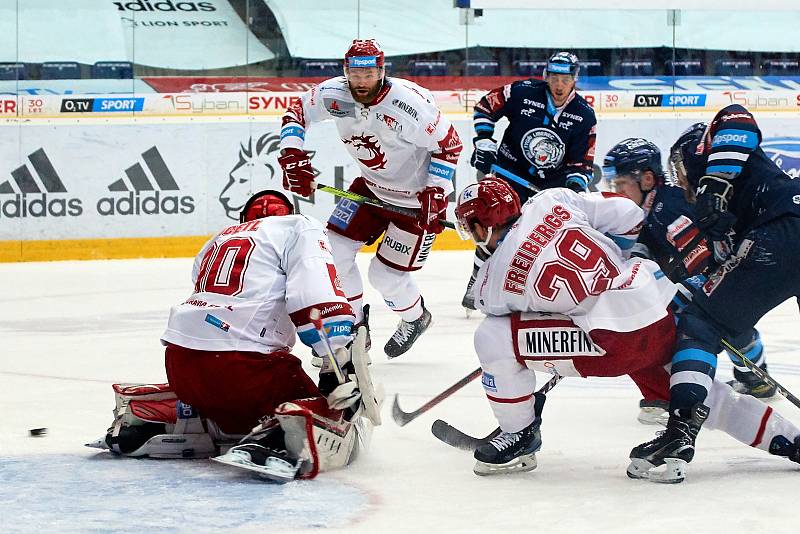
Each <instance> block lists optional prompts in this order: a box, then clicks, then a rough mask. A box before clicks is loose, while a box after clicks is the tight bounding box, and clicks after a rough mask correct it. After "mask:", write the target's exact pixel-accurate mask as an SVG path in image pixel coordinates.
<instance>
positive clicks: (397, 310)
mask: <svg viewBox="0 0 800 534" xmlns="http://www.w3.org/2000/svg"><path fill="white" fill-rule="evenodd" d="M421 298H422V297H418V298H417V300H415V301H414V304H412V305H411V306H409V307H408V308H403V309H396V310H392V311H396V312H404V311H408V310H410V309H411V308H413V307H414V306H416V305H417V302H419V299H421Z"/></svg>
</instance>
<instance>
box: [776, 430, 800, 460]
mask: <svg viewBox="0 0 800 534" xmlns="http://www.w3.org/2000/svg"><path fill="white" fill-rule="evenodd" d="M769 453H770V454H774V455H775V456H783V457H784V458H788V459H789V460H791V461H793V462H795V463H798V464H800V436H797V437H796V438H794V442H792V441H789V440H788V439H786V437H785V436H775V437H774V438H772V441H771V442H770V444H769Z"/></svg>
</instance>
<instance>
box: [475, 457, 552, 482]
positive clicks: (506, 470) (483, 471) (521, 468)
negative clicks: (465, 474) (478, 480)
mask: <svg viewBox="0 0 800 534" xmlns="http://www.w3.org/2000/svg"><path fill="white" fill-rule="evenodd" d="M537 465H538V464H537V463H536V453H535V452H533V453H531V454H523V455H522V456H519V457H517V458H514V459H513V460H511V461H510V462H506V463H504V464H487V463H485V462H481V461H480V460H478V461H476V462H475V467H473V468H472V472H473V473H475V474H476V475H478V476H482V477H484V476H492V475H509V474H511V473H524V472H526V471H533V470H534V469H536V466H537Z"/></svg>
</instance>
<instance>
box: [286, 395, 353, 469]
mask: <svg viewBox="0 0 800 534" xmlns="http://www.w3.org/2000/svg"><path fill="white" fill-rule="evenodd" d="M275 415H276V417H277V418H278V421H279V422H280V425H281V427H282V428H283V431H284V433H285V436H284V441H285V444H286V450H287V451H288V453H289V455H290V456H292V457H294V458H297V459H299V460H300V462H301V466H300V473H299V475H298V477H299V478H314V477H315V476H317V474H318V473H319V472H320V471H329V470H332V469H337V468H339V467H343V466H345V465H347V464H349V463H350V462H351V460H352V459H354V458H355V452H356V449H357V446H358V443H359V440H358V436H357V434H358V430H357V428H356V427H357V425H354V424H353V423H352V422H350V421H348V420H346V419H345V418H344V413H343V412H341V411H339V410H331V409H330V408H328V403H327V401H326V400H325V399H324V398H322V397H315V398H311V399H301V400H297V401H294V402H285V403H283V404H281V405H280V406H279V407H278V409H277V410H276V412H275ZM356 418H358V417H357V416H356Z"/></svg>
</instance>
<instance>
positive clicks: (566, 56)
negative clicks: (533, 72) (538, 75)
mask: <svg viewBox="0 0 800 534" xmlns="http://www.w3.org/2000/svg"><path fill="white" fill-rule="evenodd" d="M579 70H580V63H578V56H576V55H575V54H573V53H572V52H556V53H555V54H553V55H552V56H550V59H548V60H547V65H546V66H545V68H544V73H542V76H543V77H547V75H548V74H570V75H572V76H573V77H576V76H578V71H579Z"/></svg>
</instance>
